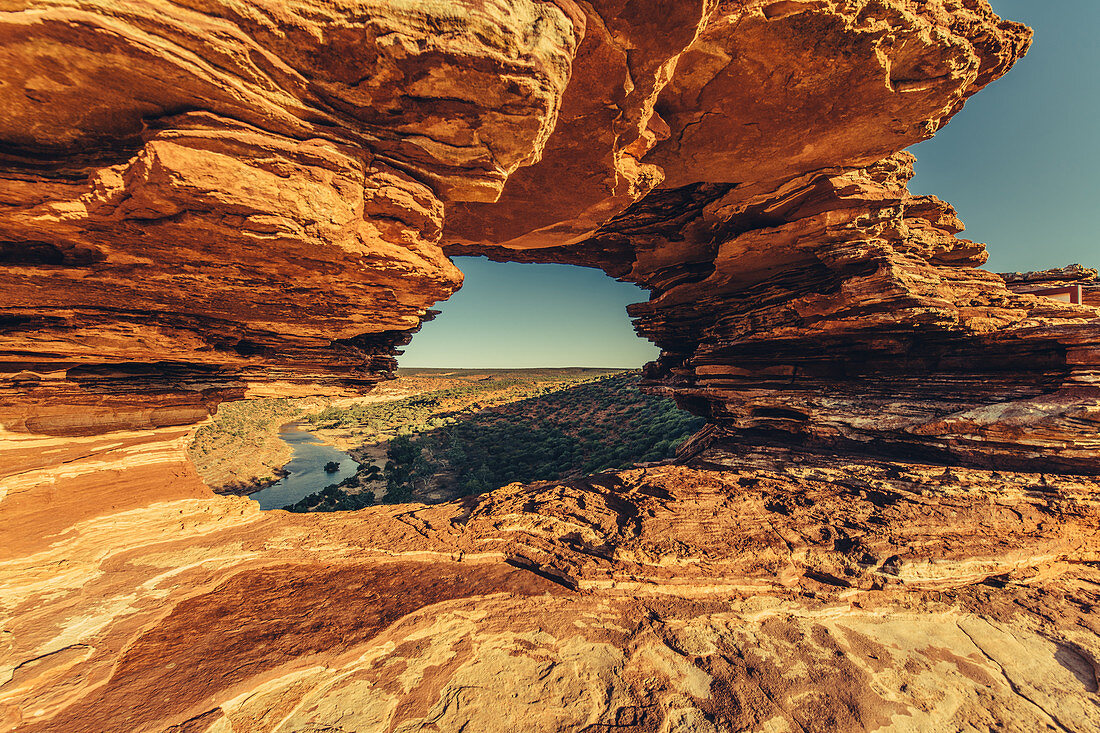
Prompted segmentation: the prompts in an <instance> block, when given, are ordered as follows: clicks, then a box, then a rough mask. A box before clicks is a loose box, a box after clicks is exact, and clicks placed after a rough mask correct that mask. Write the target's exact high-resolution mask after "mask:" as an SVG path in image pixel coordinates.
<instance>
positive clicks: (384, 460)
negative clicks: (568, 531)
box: [192, 369, 704, 512]
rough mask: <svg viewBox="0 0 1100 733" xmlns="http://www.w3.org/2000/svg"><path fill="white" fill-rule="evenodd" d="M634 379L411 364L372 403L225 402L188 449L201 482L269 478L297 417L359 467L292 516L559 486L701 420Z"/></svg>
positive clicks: (657, 445)
mask: <svg viewBox="0 0 1100 733" xmlns="http://www.w3.org/2000/svg"><path fill="white" fill-rule="evenodd" d="M638 379H639V375H638V373H637V372H623V371H614V370H606V369H539V370H509V371H497V370H403V371H402V372H401V376H400V379H397V380H395V381H391V382H388V383H386V384H383V385H381V386H380V387H379V388H378V389H377V390H375V392H373V393H372V394H371V395H370V396H368V397H367V398H364V399H362V400H357V401H352V402H348V401H343V402H341V403H339V406H334V405H331V404H325V403H324V402H318V401H316V400H314V401H312V402H307V401H304V400H275V399H273V400H252V401H248V402H241V403H228V404H225V405H223V406H222V408H221V409H220V410H219V412H218V415H217V418H216V419H215V420H214V423H213V424H212V425H208V426H204V427H203V428H202V429H201V430H200V431H199V434H198V436H197V438H196V440H195V443H194V445H193V446H192V456H193V457H194V458H195V462H196V465H204V466H207V467H208V468H207V469H205V470H206V473H204V477H206V476H207V475H214V474H219V475H222V474H224V475H228V474H227V471H228V469H229V468H233V470H234V471H235V474H234V475H233V476H231V478H237V477H238V476H239V477H240V478H238V480H239V481H240V482H241V483H242V485H243V484H245V479H246V478H247V473H246V471H245V469H244V468H241V466H246V467H247V468H248V470H250V471H252V472H253V473H252V474H251V475H252V476H271V474H272V473H273V472H277V471H278V469H277V468H276V467H277V466H280V465H282V464H283V463H285V462H286V461H287V460H289V458H290V455H289V453H290V450H289V448H288V447H287V445H286V443H284V442H283V441H282V440H281V439H279V438H278V434H277V432H278V429H279V426H280V425H281V424H284V423H286V422H289V421H290V420H292V419H296V420H299V421H301V422H303V423H305V429H307V430H310V431H311V432H315V434H318V435H321V436H323V439H324V440H326V441H332V442H334V443H335V444H337V445H339V446H340V447H341V448H342V449H343V450H347V451H348V452H350V453H351V455H352V456H353V457H355V458H356V460H358V461H360V464H361V465H360V467H359V469H358V470H357V472H356V473H355V474H354V475H353V476H350V477H348V478H347V479H345V480H343V481H341V482H340V483H339V484H333V485H331V486H328V487H326V488H325V489H323V490H322V491H319V492H317V493H314V494H311V495H309V496H307V497H305V498H304V499H302V500H301V501H299V502H297V503H295V504H293V505H291V506H289V507H287V508H288V509H290V510H291V511H295V512H312V511H336V510H343V509H359V508H362V507H364V506H369V505H371V504H374V503H375V502H376V501H383V502H386V503H400V502H406V501H444V500H447V499H451V498H454V497H457V496H469V495H474V494H480V493H482V492H484V491H490V490H492V489H495V488H497V487H500V486H503V485H505V484H508V483H511V482H513V481H522V482H531V481H557V480H563V479H569V478H573V477H577V476H583V475H586V474H591V473H597V472H599V471H603V470H608V469H618V468H626V467H629V466H631V465H633V464H635V463H639V462H646V461H658V460H663V459H667V458H671V457H672V456H673V455H674V454H675V452H676V448H677V447H678V446H679V445H680V444H681V443H682V442H683V441H684V440H686V439H687V438H688V437H689V436H691V435H692V434H693V433H695V432H696V431H697V430H699V429H700V428H701V427H702V426H703V423H704V421H703V420H702V419H701V418H698V417H695V416H693V415H690V414H688V413H686V412H682V411H680V410H679V409H677V408H676V406H675V404H674V403H673V402H672V401H671V400H669V399H666V398H663V397H657V396H653V395H647V394H644V393H643V392H641V390H639V388H638ZM375 461H377V463H375ZM338 468H339V466H338V464H336V463H335V462H333V463H332V464H330V465H328V466H326V467H325V469H326V470H328V471H330V472H335V471H336V470H338ZM273 480H274V479H273V478H272V479H269V480H268V482H270V481H273ZM208 481H209V479H208ZM228 483H229V481H222V483H221V484H216V483H213V482H211V485H225V484H228ZM261 485H262V484H261ZM255 488H259V486H256V487H255ZM255 488H252V487H251V486H247V485H246V486H245V488H244V489H243V490H242V492H241V493H244V491H246V490H255Z"/></svg>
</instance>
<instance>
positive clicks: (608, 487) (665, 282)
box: [0, 0, 1100, 733]
mask: <svg viewBox="0 0 1100 733" xmlns="http://www.w3.org/2000/svg"><path fill="white" fill-rule="evenodd" d="M0 39H2V40H0V60H2V64H0V69H2V71H0V110H3V114H2V115H0V203H2V206H0V352H2V354H3V355H2V357H0V599H2V600H0V618H2V619H3V620H2V628H0V650H2V654H0V725H2V726H3V727H4V728H5V729H12V730H19V731H28V732H30V731H63V732H65V733H69V732H75V731H95V732H97V733H98V732H102V731H172V732H175V733H183V732H185V731H186V732H187V733H200V732H206V733H228V732H230V731H232V732H234V733H240V732H244V731H249V732H250V731H265V732H267V731H270V732H275V731H283V732H289V731H311V732H321V731H413V730H441V731H461V730H465V731H494V730H500V731H512V730H517V729H526V730H538V731H543V730H545V731H558V730H576V731H591V732H595V731H613V730H623V731H729V730H737V731H741V730H754V731H755V730H759V731H819V730H820V731H827V730H899V731H902V730H912V731H921V730H1027V731H1032V730H1060V731H1067V730H1069V731H1086V730H1093V729H1096V728H1097V727H1100V705H1098V701H1100V698H1098V688H1100V661H1098V660H1100V615H1098V614H1097V611H1096V609H1097V606H1098V604H1100V565H1098V563H1100V482H1098V481H1100V480H1098V479H1097V475H1100V279H1098V276H1097V274H1096V272H1095V271H1092V270H1088V269H1087V268H1065V269H1059V270H1051V271H1048V272H1045V273H1032V274H1028V275H1009V276H1001V275H997V274H994V273H992V272H989V271H987V270H984V269H982V267H981V266H982V265H983V264H984V263H985V262H986V258H987V254H986V249H985V245H983V244H979V243H976V242H971V241H969V240H966V239H963V238H961V237H960V236H959V235H960V233H961V232H962V231H963V224H962V222H961V221H960V220H959V218H958V216H957V214H956V212H955V211H954V209H953V208H952V207H951V206H950V205H949V204H947V203H946V202H943V201H941V200H939V199H937V198H935V197H934V196H916V195H913V194H911V193H910V192H909V190H908V188H907V183H908V181H909V179H910V178H911V176H912V173H913V171H912V166H913V156H912V155H911V154H909V153H908V152H905V149H906V148H908V147H910V146H911V145H913V144H915V143H917V142H920V141H922V140H925V139H928V138H929V137H931V136H932V135H933V134H934V133H935V132H936V131H937V130H938V129H939V128H940V127H942V126H943V125H945V124H947V123H948V122H949V121H950V119H951V118H952V117H953V116H954V115H956V114H959V113H960V112H962V110H963V107H964V104H965V102H966V100H967V99H968V98H969V97H971V96H972V95H974V94H976V93H978V92H979V91H981V90H982V88H984V87H985V86H987V85H989V84H990V83H993V82H994V81H995V80H997V79H998V78H1000V77H1001V76H1002V75H1004V74H1005V73H1007V72H1008V71H1009V70H1010V68H1011V67H1012V65H1013V64H1014V63H1015V62H1016V61H1017V60H1019V59H1020V58H1021V57H1022V56H1023V55H1024V54H1025V53H1026V52H1027V50H1028V47H1029V44H1030V42H1031V33H1030V31H1029V29H1027V28H1026V27H1025V26H1022V25H1020V24H1018V23H1014V22H1012V21H1009V20H1004V19H1001V18H1000V17H998V16H997V15H996V14H995V13H994V12H993V10H992V8H991V7H990V6H989V4H988V3H987V2H986V0H780V1H776V0H652V2H647V3H639V2H624V1H623V0H462V1H461V2H446V3H441V2H432V1H430V0H357V1H356V2H335V3H334V2H322V1H321V0H294V2H276V1H275V0H233V1H231V0H202V1H197V0H147V1H143V2H134V3H115V2H110V1H109V0H11V1H10V2H6V3H4V4H2V5H0ZM992 246H996V243H993V245H992ZM471 254H473V255H484V256H487V257H489V258H491V259H494V260H499V261H514V262H547V263H549V262H553V263H565V264H574V265H581V266H586V267H594V268H599V269H601V270H603V271H604V272H606V273H607V274H608V275H609V276H610V277H614V278H619V279H622V280H625V281H629V282H633V283H637V284H639V285H641V286H642V287H644V288H646V289H647V290H648V291H649V292H650V298H649V300H648V301H647V302H644V303H639V304H637V305H635V306H632V307H631V309H630V314H631V316H632V317H633V319H634V323H635V328H636V330H637V331H638V333H639V334H641V335H642V336H644V337H645V338H648V339H650V340H652V341H653V342H654V343H656V344H657V345H658V346H659V347H660V348H661V350H662V353H661V357H660V358H659V359H658V360H657V361H656V362H653V363H651V364H649V365H647V366H646V367H645V368H644V370H645V371H644V377H645V384H646V385H647V387H648V388H649V389H651V390H653V391H655V392H656V393H659V394H662V395H667V396H670V397H672V398H674V399H675V400H676V402H677V403H678V404H679V405H680V406H681V407H682V408H684V409H686V410H689V411H691V412H693V413H695V414H697V415H700V416H702V417H705V418H706V420H707V426H706V427H705V428H704V429H703V430H702V431H701V432H700V433H698V434H697V435H696V436H695V437H694V438H693V439H692V440H690V441H689V442H688V443H686V444H685V445H684V446H683V447H682V448H681V450H680V453H679V458H678V460H677V461H675V462H670V463H665V464H663V465H654V466H644V467H638V468H633V469H628V470H624V471H618V472H606V473H601V474H598V475H595V476H590V477H587V478H584V479H579V480H576V481H567V482H541V483H535V484H530V485H519V484H513V485H509V486H506V487H503V488H501V489H498V490H496V491H493V492H489V493H487V494H483V495H481V496H474V497H467V498H465V499H461V500H457V501H454V502H448V503H445V504H439V505H435V506H424V505H418V504H402V505H392V506H379V507H370V508H368V509H364V510H361V511H357V512H352V513H340V514H326V515H304V514H289V513H285V512H279V511H274V512H261V511H260V510H259V509H258V507H257V506H256V505H255V504H254V503H252V502H250V501H249V500H248V499H245V498H242V497H220V496H215V495H214V494H213V493H212V492H211V491H210V489H209V488H208V487H207V486H206V485H205V484H204V483H203V482H202V481H201V480H200V478H199V476H198V474H197V473H196V471H195V468H194V466H193V465H192V464H191V463H190V461H189V460H188V458H187V455H186V446H187V444H188V441H189V440H190V437H191V436H192V434H193V433H194V431H195V430H196V429H197V427H198V426H199V425H200V424H202V423H203V421H205V420H207V419H208V418H209V416H210V415H211V414H212V413H213V412H215V411H216V410H217V408H218V406H219V404H223V403H228V402H231V401H234V400H242V399H249V398H258V397H297V396H309V395H316V394H326V395H334V394H347V395H354V394H359V393H361V392H363V391H365V390H368V389H370V388H371V387H372V386H373V385H375V384H377V383H379V382H381V381H383V380H385V379H387V378H388V376H389V375H390V374H391V373H392V372H393V370H394V369H395V368H396V363H397V362H396V359H395V357H396V355H397V354H398V353H399V349H400V347H401V346H403V345H405V344H407V343H408V342H409V340H410V339H411V338H413V337H414V336H413V335H414V334H415V332H416V330H417V329H418V328H419V326H420V324H421V323H422V322H423V321H425V320H427V319H430V318H431V317H432V316H433V315H434V311H433V310H432V307H433V306H434V305H435V304H436V303H437V302H439V301H441V300H444V299H446V298H447V297H448V296H450V295H451V294H452V293H454V292H455V291H456V290H457V289H458V288H459V287H460V285H461V282H462V275H461V272H460V271H459V269H458V268H457V267H456V266H455V265H454V264H453V263H452V261H451V259H450V257H457V256H460V255H471ZM1061 264H1064V263H1051V265H1061ZM1086 264H1089V263H1086ZM1060 289H1069V290H1072V291H1073V293H1076V294H1077V295H1076V296H1074V297H1068V298H1066V299H1058V298H1055V297H1047V296H1046V295H1043V292H1046V291H1051V290H1060ZM1066 301H1069V302H1066Z"/></svg>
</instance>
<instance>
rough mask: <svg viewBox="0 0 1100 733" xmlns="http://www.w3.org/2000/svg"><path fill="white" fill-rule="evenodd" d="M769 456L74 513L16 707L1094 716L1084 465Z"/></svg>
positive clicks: (759, 725)
mask: <svg viewBox="0 0 1100 733" xmlns="http://www.w3.org/2000/svg"><path fill="white" fill-rule="evenodd" d="M769 464H770V465H771V468H770V469H767V470H764V469H759V468H755V467H753V465H752V462H751V461H749V462H744V461H743V460H742V459H732V460H731V458H730V457H729V456H726V455H722V454H721V453H710V454H708V455H706V456H705V457H704V461H703V462H700V463H698V464H697V467H694V468H688V467H678V466H664V467H655V468H647V469H637V470H632V471H627V472H624V473H621V474H601V475H599V476H596V477H592V478H590V479H586V480H584V481H580V482H575V483H572V484H564V485H559V484H545V485H533V486H521V485H518V484H517V485H513V486H509V487H505V488H503V489H500V490H498V491H496V492H493V493H491V494H488V495H485V496H482V497H478V498H472V499H469V500H466V501H463V502H457V503H452V504H447V505H440V506H433V507H425V506H419V505H406V506H400V507H386V508H372V509H367V510H363V511H361V512H356V513H351V514H339V515H324V516H319V515H305V516H302V515H296V516H287V515H286V514H284V513H281V512H271V513H261V512H259V511H258V510H257V509H256V507H255V504H252V503H250V502H249V501H248V500H246V499H238V498H234V499H223V498H217V499H213V498H212V499H181V500H178V501H174V502H165V503H161V504H158V505H157V506H156V507H154V508H150V509H146V510H140V511H129V512H120V513H118V514H115V515H112V516H110V517H100V518H98V519H95V520H91V521H87V522H84V523H82V524H81V525H79V527H78V531H76V532H74V533H72V534H70V535H69V536H68V537H64V538H61V539H59V541H57V542H55V543H54V544H53V545H51V546H50V547H48V548H43V549H41V550H40V551H38V552H36V553H32V554H28V555H27V556H25V557H23V558H20V559H19V560H18V561H14V562H12V563H9V564H7V565H6V566H5V567H4V574H3V577H2V582H3V584H4V585H3V587H4V594H3V597H4V599H5V600H4V603H5V613H6V615H7V617H8V619H9V621H8V622H7V623H6V627H5V629H6V631H8V632H9V633H8V635H7V642H6V643H7V644H8V647H7V655H8V656H9V658H11V659H15V660H20V664H19V665H18V666H17V667H15V668H14V669H12V670H10V672H9V673H10V680H9V681H7V683H6V684H5V685H4V686H3V687H0V700H2V702H3V705H4V707H3V708H2V709H3V711H4V713H3V714H4V716H5V717H4V721H5V723H7V724H9V725H17V726H19V729H21V730H28V731H47V730H48V731H58V730H64V731H103V730H133V731H139V730H140V731H144V730H150V731H161V730H188V731H219V732H220V731H231V730H232V731H276V730H278V731H303V730H345V731H352V730H354V731H382V730H391V731H398V730H416V729H419V728H420V727H423V726H428V727H434V728H437V729H439V730H462V729H463V726H465V729H467V730H469V729H476V730H485V731H492V730H500V731H506V730H515V729H516V728H518V727H524V728H530V729H533V730H545V731H557V730H612V729H623V730H653V731H656V730H697V731H726V730H780V731H785V730H790V731H799V730H837V729H843V730H851V729H867V730H875V729H880V728H887V729H892V730H914V731H916V730H932V729H944V728H947V729H953V728H954V727H956V726H964V725H971V726H979V725H981V726H984V727H988V728H992V729H996V730H1044V729H1055V730H1082V731H1083V730H1089V729H1091V728H1093V727H1095V726H1096V725H1098V724H1100V718H1098V717H1097V710H1098V709H1097V707H1096V704H1095V703H1096V690H1097V677H1096V675H1097V670H1098V667H1097V660H1098V659H1100V641H1098V640H1100V628H1098V627H1097V619H1098V616H1097V615H1096V613H1095V608H1096V605H1097V603H1100V595H1098V593H1097V587H1098V582H1100V576H1098V575H1097V572H1096V567H1095V564H1096V562H1097V561H1098V560H1100V556H1098V554H1097V548H1098V546H1100V545H1098V544H1097V532H1098V531H1100V530H1098V526H1100V503H1098V501H1097V493H1096V487H1095V484H1094V482H1092V481H1088V480H1081V479H1066V478H1057V479H1049V480H1040V478H1039V477H1038V476H1035V475H1033V474H994V473H991V472H983V471H973V470H967V469H956V470H954V471H947V472H945V471H943V469H940V468H930V467H927V466H921V465H913V464H896V463H851V462H836V463H835V465H833V466H830V467H823V466H806V465H799V464H782V463H781V464H779V465H777V464H776V463H775V462H774V461H773V460H770V461H769ZM137 701H142V704H135V703H136V702H137ZM173 726H176V727H173Z"/></svg>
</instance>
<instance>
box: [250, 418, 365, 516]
mask: <svg viewBox="0 0 1100 733" xmlns="http://www.w3.org/2000/svg"><path fill="white" fill-rule="evenodd" d="M279 437H280V438H282V439H283V441H285V442H286V443H287V444H288V445H289V446H290V447H291V448H293V449H294V457H293V458H291V460H290V463H288V464H286V466H284V468H286V470H287V471H289V472H290V473H289V474H288V475H287V476H286V477H284V478H283V479H282V480H281V481H279V482H278V483H275V484H272V485H271V486H268V487H267V488H266V489H262V490H260V491H257V492H256V493H254V494H252V495H250V497H249V498H251V499H254V500H255V501H258V502H259V503H260V508H261V509H282V508H283V507H284V506H286V505H287V504H293V503H295V502H297V501H298V500H300V499H302V498H303V497H305V496H308V495H309V494H313V493H315V492H317V491H320V490H321V489H323V488H325V487H326V486H328V485H330V484H336V483H339V482H341V481H343V480H344V479H346V478H348V477H349V476H351V475H352V474H354V473H355V470H356V469H357V468H359V464H358V463H356V462H355V461H354V460H353V459H352V458H351V456H349V455H348V454H347V453H342V452H340V451H338V450H336V449H335V448H333V447H332V446H330V445H325V444H323V443H321V442H320V441H319V440H317V438H316V436H314V435H313V434H312V433H308V432H306V431H305V430H302V429H301V428H299V427H298V425H297V423H290V424H289V425H284V426H283V427H282V429H281V430H280V431H279ZM330 461H332V462H335V463H338V464H340V468H339V470H337V471H335V472H334V473H328V472H326V471H325V464H327V463H328V462H330Z"/></svg>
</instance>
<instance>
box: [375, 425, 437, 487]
mask: <svg viewBox="0 0 1100 733" xmlns="http://www.w3.org/2000/svg"><path fill="white" fill-rule="evenodd" d="M386 458H388V459H389V460H388V461H386V468H385V469H383V474H384V475H385V477H386V498H385V501H386V503H387V504H400V503H401V502H405V501H409V500H411V499H412V495H413V492H414V491H415V490H416V489H418V488H423V487H424V486H425V485H426V483H427V481H428V480H429V479H430V478H431V477H432V475H433V474H434V473H435V466H433V465H432V464H431V463H429V462H428V460H427V459H426V458H425V457H424V449H423V447H421V446H420V445H418V444H417V443H415V442H413V439H412V438H410V437H409V436H408V435H398V436H397V437H396V438H394V439H393V440H391V441H390V445H389V447H388V448H386Z"/></svg>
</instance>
